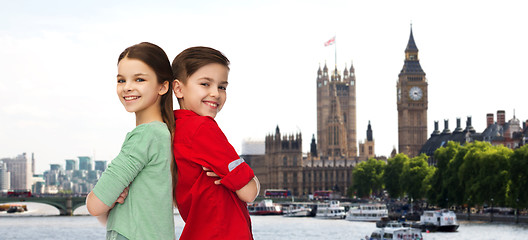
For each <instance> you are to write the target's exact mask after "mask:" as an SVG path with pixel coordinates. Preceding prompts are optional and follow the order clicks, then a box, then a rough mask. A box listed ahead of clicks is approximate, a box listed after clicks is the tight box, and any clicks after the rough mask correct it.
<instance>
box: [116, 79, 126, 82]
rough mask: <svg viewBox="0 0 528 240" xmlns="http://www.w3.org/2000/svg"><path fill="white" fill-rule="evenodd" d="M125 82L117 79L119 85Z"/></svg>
mask: <svg viewBox="0 0 528 240" xmlns="http://www.w3.org/2000/svg"><path fill="white" fill-rule="evenodd" d="M124 82H125V80H123V79H117V83H124Z"/></svg>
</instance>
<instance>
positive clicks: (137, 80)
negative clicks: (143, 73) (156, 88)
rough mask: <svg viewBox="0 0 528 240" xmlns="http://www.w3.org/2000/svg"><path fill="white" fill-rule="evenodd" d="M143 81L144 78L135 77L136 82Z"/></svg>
mask: <svg viewBox="0 0 528 240" xmlns="http://www.w3.org/2000/svg"><path fill="white" fill-rule="evenodd" d="M144 81H145V79H143V78H138V79H136V82H144Z"/></svg>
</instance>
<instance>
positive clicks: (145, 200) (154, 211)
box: [93, 122, 175, 240]
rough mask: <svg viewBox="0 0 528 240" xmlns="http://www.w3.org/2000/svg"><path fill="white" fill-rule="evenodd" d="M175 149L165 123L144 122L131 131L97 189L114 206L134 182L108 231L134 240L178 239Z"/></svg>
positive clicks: (111, 216) (114, 212) (112, 215)
mask: <svg viewBox="0 0 528 240" xmlns="http://www.w3.org/2000/svg"><path fill="white" fill-rule="evenodd" d="M171 152H172V150H171V135H170V133H169V130H168V129H167V125H165V123H162V122H150V123H145V124H141V125H139V126H137V127H136V128H135V129H134V130H132V132H129V133H128V134H127V136H126V139H125V142H124V143H123V146H122V147H121V152H120V153H119V155H118V156H117V157H116V158H115V159H114V160H112V162H111V163H110V164H109V165H108V168H107V169H106V170H105V171H104V172H103V174H102V176H101V178H100V179H99V181H98V182H97V184H96V185H95V187H94V189H93V193H94V194H95V196H97V197H98V198H99V199H100V200H101V201H102V202H103V203H104V204H106V205H108V206H112V204H114V202H115V200H116V199H117V198H118V196H119V194H121V192H123V190H124V189H125V188H126V187H127V186H129V185H130V189H129V192H128V196H127V198H126V199H125V202H124V203H123V204H116V206H115V207H114V208H113V209H112V210H111V211H110V214H109V216H108V222H107V224H106V229H107V230H108V231H110V230H114V231H116V232H118V233H120V234H121V235H123V236H125V237H127V238H128V239H130V240H133V239H170V240H173V239H174V238H175V234H174V215H173V207H172V180H171V172H170V163H171V161H172V154H171Z"/></svg>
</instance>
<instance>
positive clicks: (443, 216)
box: [420, 209, 459, 232]
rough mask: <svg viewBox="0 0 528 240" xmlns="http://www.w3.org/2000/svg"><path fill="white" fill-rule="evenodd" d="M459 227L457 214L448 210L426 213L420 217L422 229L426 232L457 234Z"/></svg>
mask: <svg viewBox="0 0 528 240" xmlns="http://www.w3.org/2000/svg"><path fill="white" fill-rule="evenodd" d="M458 226H459V224H458V222H457V217H456V214H455V213H454V212H453V211H449V210H447V209H442V210H433V211H424V213H423V214H422V215H421V216H420V227H421V228H422V230H424V231H425V230H429V231H432V232H435V231H441V232H456V230H457V229H458Z"/></svg>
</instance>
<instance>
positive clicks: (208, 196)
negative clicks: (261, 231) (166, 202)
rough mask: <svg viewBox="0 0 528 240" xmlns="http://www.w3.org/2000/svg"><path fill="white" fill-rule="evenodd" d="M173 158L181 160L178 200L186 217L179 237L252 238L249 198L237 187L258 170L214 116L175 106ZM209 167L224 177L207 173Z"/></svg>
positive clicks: (177, 189) (248, 179)
mask: <svg viewBox="0 0 528 240" xmlns="http://www.w3.org/2000/svg"><path fill="white" fill-rule="evenodd" d="M174 117H175V118H176V128H175V131H174V142H173V144H174V149H173V151H174V159H175V161H176V165H177V166H178V184H177V185H176V202H177V203H178V210H179V211H180V215H181V217H182V218H183V221H185V227H184V228H183V232H182V235H181V236H180V239H183V240H185V239H192V240H194V239H253V234H252V233H251V219H250V217H249V213H248V210H247V204H246V203H245V202H243V201H242V200H240V199H239V198H238V196H237V195H236V193H235V191H236V190H238V189H240V188H242V187H244V186H245V185H246V184H247V183H248V182H249V181H251V179H253V177H254V176H255V175H254V173H253V170H251V168H250V167H249V165H248V164H247V163H246V162H244V160H243V159H242V158H240V157H239V156H238V154H237V153H236V151H235V149H234V148H233V146H231V144H229V142H228V141H227V138H226V137H225V135H224V133H223V132H222V130H220V128H219V127H218V124H217V123H216V122H215V120H214V119H213V118H211V117H204V116H199V115H198V114H196V113H194V112H192V111H189V110H176V111H174ZM202 166H204V167H207V168H209V169H211V170H212V171H214V172H215V173H216V174H218V175H219V176H220V177H221V178H222V181H221V183H222V184H220V185H216V184H214V181H215V180H217V178H213V177H209V176H207V175H206V173H205V171H203V169H202Z"/></svg>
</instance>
